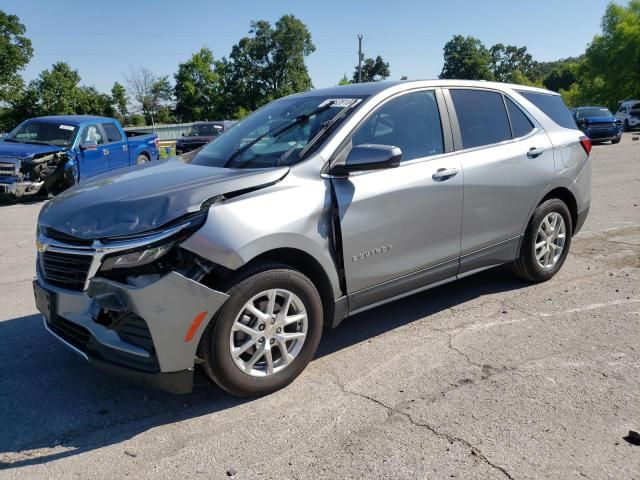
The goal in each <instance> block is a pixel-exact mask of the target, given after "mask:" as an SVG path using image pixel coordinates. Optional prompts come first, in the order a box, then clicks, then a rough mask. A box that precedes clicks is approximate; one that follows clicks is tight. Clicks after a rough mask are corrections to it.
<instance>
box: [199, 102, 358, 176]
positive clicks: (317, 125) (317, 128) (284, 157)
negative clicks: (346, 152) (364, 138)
mask: <svg viewBox="0 0 640 480" xmlns="http://www.w3.org/2000/svg"><path fill="white" fill-rule="evenodd" d="M364 98H365V97H362V96H361V97H357V98H356V97H349V98H340V97H338V98H336V97H329V96H312V95H309V96H303V97H294V98H284V99H281V100H277V101H275V102H272V103H270V104H268V105H266V106H264V107H262V108H261V109H260V110H257V111H256V112H255V113H253V114H251V115H249V116H248V117H247V118H245V119H244V120H242V121H241V122H239V123H237V124H235V125H234V126H233V127H232V128H230V129H229V130H227V131H226V132H225V133H224V134H223V135H221V136H220V137H219V138H218V139H217V140H216V141H215V142H212V143H210V144H209V145H207V146H206V147H204V148H203V149H202V150H201V151H200V152H199V153H198V154H197V155H196V156H195V157H194V159H193V161H192V163H193V164H195V165H206V166H210V167H226V168H267V167H275V166H278V165H292V164H294V163H296V162H297V161H298V160H299V154H300V152H301V151H302V150H303V149H304V148H305V147H306V146H307V145H308V144H309V142H310V141H311V140H313V139H314V137H316V135H318V133H320V132H321V130H322V129H323V127H325V128H326V127H328V125H329V124H328V122H330V121H331V120H332V119H333V118H334V117H336V115H338V114H339V113H340V112H342V111H343V110H344V109H345V108H349V109H350V110H349V111H347V112H345V113H344V115H342V116H341V118H340V120H342V119H344V118H346V117H347V116H348V115H349V114H350V113H351V112H353V110H355V108H357V106H358V105H360V103H361V102H362V100H363V99H364ZM351 107H354V108H351ZM310 114H311V115H310Z"/></svg>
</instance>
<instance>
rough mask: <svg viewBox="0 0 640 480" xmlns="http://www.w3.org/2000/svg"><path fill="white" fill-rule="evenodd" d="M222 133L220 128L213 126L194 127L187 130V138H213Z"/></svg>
mask: <svg viewBox="0 0 640 480" xmlns="http://www.w3.org/2000/svg"><path fill="white" fill-rule="evenodd" d="M221 133H222V127H221V126H220V125H214V124H202V125H194V126H193V127H191V130H189V133H188V134H187V136H189V137H215V136H216V135H220V134H221Z"/></svg>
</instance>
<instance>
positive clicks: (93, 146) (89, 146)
mask: <svg viewBox="0 0 640 480" xmlns="http://www.w3.org/2000/svg"><path fill="white" fill-rule="evenodd" d="M97 149H98V142H84V143H82V144H80V150H97Z"/></svg>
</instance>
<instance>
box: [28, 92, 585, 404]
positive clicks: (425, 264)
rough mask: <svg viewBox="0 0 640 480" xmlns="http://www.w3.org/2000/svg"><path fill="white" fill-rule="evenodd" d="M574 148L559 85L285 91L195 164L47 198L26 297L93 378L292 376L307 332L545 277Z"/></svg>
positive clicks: (577, 215) (181, 381)
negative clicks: (426, 297)
mask: <svg viewBox="0 0 640 480" xmlns="http://www.w3.org/2000/svg"><path fill="white" fill-rule="evenodd" d="M590 150H591V143H590V141H589V139H588V138H586V137H584V136H583V133H582V132H580V130H578V128H577V127H576V124H575V122H574V120H573V118H572V115H571V113H570V112H569V110H568V109H567V108H566V107H565V105H564V103H563V102H562V99H561V97H560V96H559V95H557V94H556V93H553V92H549V91H546V90H542V89H538V88H531V87H525V86H521V85H507V84H501V83H489V82H471V81H453V80H450V81H408V82H406V81H405V82H380V83H368V84H358V85H348V86H343V87H336V88H329V89H325V90H313V91H310V92H305V93H301V94H298V95H292V96H289V97H286V98H282V99H279V100H276V101H274V102H272V103H269V104H268V105H266V106H264V107H262V108H261V109H259V110H257V111H256V112H254V113H253V114H252V115H250V116H248V117H247V118H245V119H244V120H242V121H241V122H239V123H237V124H236V125H234V126H233V127H232V128H231V129H229V130H228V131H227V132H225V133H224V134H222V135H221V136H220V137H218V138H217V139H216V140H215V141H213V142H212V143H210V144H208V145H207V146H205V147H204V148H202V149H201V150H199V151H197V152H195V154H193V155H192V158H190V159H185V158H184V157H182V158H178V159H170V160H167V161H163V162H159V163H155V164H154V163H150V164H146V165H140V166H135V167H132V168H127V169H122V170H118V171H115V172H111V173H109V174H105V175H102V176H99V177H95V178H93V179H90V180H88V181H86V182H82V183H80V184H78V185H76V186H74V187H73V188H71V189H69V190H68V191H66V192H64V193H63V194H61V195H59V196H57V197H56V198H54V199H52V200H50V201H49V202H47V203H46V204H45V205H44V206H43V208H42V210H41V212H40V216H39V219H38V227H37V248H38V256H37V279H35V280H34V282H33V287H34V293H35V299H36V305H37V307H38V309H39V310H40V311H41V312H42V314H43V316H44V320H45V323H44V324H45V327H46V328H47V329H48V330H49V331H50V332H51V333H52V334H53V335H54V336H55V337H57V338H58V339H59V340H60V341H62V342H63V343H64V344H66V345H67V346H68V347H69V348H71V349H72V350H74V351H75V352H76V353H78V354H79V355H81V356H82V357H83V358H84V359H85V360H87V361H88V362H90V363H91V364H93V365H94V366H96V367H97V368H100V369H102V370H105V371H109V372H113V373H116V374H119V375H121V376H124V377H126V378H128V379H130V380H134V381H138V382H142V383H144V384H147V385H152V386H155V387H159V388H163V389H166V390H169V391H172V392H176V393H180V392H188V391H190V390H191V388H192V383H193V371H194V366H195V365H200V367H201V368H202V369H203V370H204V372H205V373H206V375H208V376H209V377H210V378H211V379H212V380H213V381H215V382H216V383H217V384H218V385H220V386H221V387H222V388H224V389H225V390H227V391H228V392H231V393H233V394H236V395H244V396H249V395H264V394H267V393H270V392H273V391H275V390H277V389H280V388H282V387H284V386H286V385H287V384H289V383H290V382H292V381H293V380H294V379H295V378H296V376H297V375H299V374H300V373H301V372H302V370H303V369H304V368H305V367H306V365H307V364H308V363H309V361H310V360H311V359H312V357H313V356H314V353H315V351H316V348H317V346H318V342H319V341H320V335H321V333H322V330H323V326H331V327H334V326H337V325H338V324H339V323H340V321H341V320H342V319H344V318H345V317H347V316H349V315H353V314H355V313H358V312H363V311H365V310H367V309H370V308H373V307H375V306H377V305H381V304H383V303H385V302H390V301H392V300H395V299H398V298H401V297H404V296H406V295H409V294H411V293H414V292H419V291H422V290H425V289H428V288H431V287H434V286H436V285H442V284H443V283H446V282H450V281H453V280H456V279H459V278H462V277H466V276H468V275H471V274H473V273H476V272H479V271H482V270H485V269H487V268H491V267H494V266H496V265H501V264H506V263H508V264H511V265H512V267H513V271H514V272H515V274H516V275H518V276H519V277H521V278H522V279H524V280H525V281H528V282H542V281H546V280H549V279H550V278H552V277H553V276H554V275H555V274H556V273H557V272H558V270H559V269H560V268H561V266H562V264H563V263H564V261H565V259H566V257H567V254H568V252H569V247H570V245H571V238H572V236H573V235H575V234H576V232H577V231H578V230H579V229H580V227H581V226H582V225H583V223H584V221H585V218H586V216H587V212H588V210H589V202H590V181H591V166H590V160H589V153H590Z"/></svg>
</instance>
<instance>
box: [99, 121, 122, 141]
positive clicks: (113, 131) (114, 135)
mask: <svg viewBox="0 0 640 480" xmlns="http://www.w3.org/2000/svg"><path fill="white" fill-rule="evenodd" d="M102 128H104V132H105V133H106V134H107V141H108V142H109V143H111V142H119V141H120V140H122V135H121V134H120V130H119V129H118V127H116V126H115V125H114V124H113V123H103V124H102Z"/></svg>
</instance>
